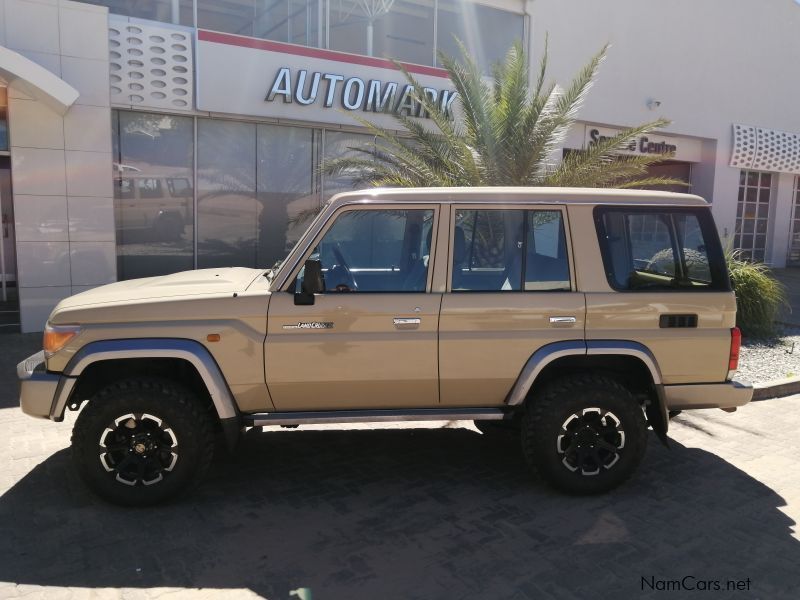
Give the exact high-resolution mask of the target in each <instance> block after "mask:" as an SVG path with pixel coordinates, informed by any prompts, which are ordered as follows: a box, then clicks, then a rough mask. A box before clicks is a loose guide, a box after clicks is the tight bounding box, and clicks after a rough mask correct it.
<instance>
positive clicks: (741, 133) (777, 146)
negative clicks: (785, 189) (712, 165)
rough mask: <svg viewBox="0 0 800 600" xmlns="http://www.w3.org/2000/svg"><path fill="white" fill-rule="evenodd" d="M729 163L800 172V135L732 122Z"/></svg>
mask: <svg viewBox="0 0 800 600" xmlns="http://www.w3.org/2000/svg"><path fill="white" fill-rule="evenodd" d="M730 166H732V167H740V168H742V169H756V170H759V171H771V172H773V173H795V174H800V135H798V134H795V133H789V132H787V131H777V130H775V129H765V128H763V127H753V126H750V125H738V124H736V125H734V126H733V151H732V152H731V162H730Z"/></svg>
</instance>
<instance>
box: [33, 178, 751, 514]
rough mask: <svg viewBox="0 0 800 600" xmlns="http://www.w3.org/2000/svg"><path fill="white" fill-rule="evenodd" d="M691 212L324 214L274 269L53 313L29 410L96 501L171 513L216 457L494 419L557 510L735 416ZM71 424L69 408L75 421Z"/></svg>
mask: <svg viewBox="0 0 800 600" xmlns="http://www.w3.org/2000/svg"><path fill="white" fill-rule="evenodd" d="M735 317H736V300H735V298H734V294H733V293H732V291H731V287H730V282H729V279H728V274H727V272H726V268H725V261H724V259H723V252H722V248H721V247H720V242H719V239H718V236H717V232H716V229H715V226H714V222H713V220H712V217H711V210H710V208H709V206H708V205H707V204H706V202H705V201H704V200H703V199H702V198H699V197H697V196H690V195H683V194H671V193H662V192H645V191H619V190H591V189H557V188H542V189H538V188H460V189H384V190H368V191H359V192H350V193H346V194H340V195H338V196H336V197H334V198H333V199H332V200H331V201H330V202H329V203H328V204H327V205H326V207H325V209H324V210H323V211H322V213H321V214H320V215H319V216H318V217H317V218H316V219H315V220H314V221H313V223H311V225H310V227H309V228H308V230H307V231H306V233H305V234H304V235H303V236H302V238H301V239H300V241H299V242H298V244H297V246H296V247H295V248H294V249H293V250H292V251H291V252H290V254H289V256H288V257H287V258H286V260H284V261H283V263H282V264H281V266H279V267H278V268H276V269H273V270H267V271H263V270H254V269H244V268H229V269H207V270H201V271H189V272H185V273H176V274H174V275H168V276H164V277H152V278H149V279H138V280H132V281H124V282H119V283H114V284H111V285H106V286H103V287H99V288H96V289H94V290H91V291H88V292H84V293H82V294H78V295H77V296H73V297H71V298H67V299H66V300H64V301H62V302H61V303H60V304H59V305H58V306H57V307H56V308H55V310H53V312H52V314H51V315H50V319H49V321H48V323H47V329H46V331H45V334H44V350H43V351H42V352H40V353H38V354H36V355H34V356H31V357H30V358H28V359H27V360H25V361H23V362H22V363H20V365H19V366H18V375H19V378H20V381H21V392H20V404H21V406H22V410H23V411H24V412H26V413H27V414H29V415H32V416H36V417H42V418H48V419H51V420H53V421H61V420H62V419H63V418H64V412H65V410H66V409H70V410H74V411H77V410H80V411H81V412H80V414H79V415H78V417H77V420H76V423H75V428H74V431H73V435H72V450H73V457H74V463H75V466H76V467H77V470H78V472H79V473H80V476H81V477H82V478H83V480H84V481H85V482H86V483H87V484H88V486H89V487H90V488H91V489H92V490H94V491H95V492H96V493H97V494H99V495H100V496H102V497H104V498H106V499H108V500H111V501H113V502H117V503H122V504H134V505H139V504H150V503H154V502H158V501H161V500H164V499H166V498H168V497H171V496H173V495H175V494H176V493H177V492H179V491H181V490H184V489H185V488H187V487H188V486H189V485H190V484H193V483H195V482H197V481H198V480H199V479H200V477H201V476H202V475H203V473H204V472H205V471H206V469H207V468H208V465H209V463H210V461H211V458H212V453H213V449H214V446H215V436H216V434H217V433H218V432H221V433H222V434H223V437H224V439H225V440H226V442H227V444H228V446H230V447H234V446H235V445H236V442H237V439H238V437H239V435H240V433H241V431H242V430H243V429H244V428H248V427H256V428H258V427H261V426H266V425H286V426H295V425H304V424H310V423H352V422H355V421H398V420H408V421H421V420H445V419H447V420H454V419H458V420H463V419H468V420H474V421H475V422H476V424H478V425H479V429H481V430H482V431H485V430H486V428H487V427H486V426H487V425H488V422H491V421H500V422H505V423H506V424H507V425H509V429H514V428H516V429H519V431H520V435H521V441H522V451H523V452H524V455H525V458H526V459H527V462H528V464H529V465H530V466H531V468H532V469H534V470H535V471H536V472H538V473H539V474H540V476H541V477H542V478H543V479H544V480H545V481H547V482H548V483H550V484H552V485H553V486H555V487H556V488H558V489H560V490H563V491H565V492H569V493H577V494H588V493H597V492H603V491H606V490H609V489H611V488H613V487H615V486H617V485H619V484H620V483H621V482H623V481H624V480H626V479H627V478H628V477H629V476H630V475H631V474H632V473H633V472H634V471H635V469H636V468H637V466H638V465H639V463H640V462H641V460H642V457H643V455H644V453H645V448H646V446H647V430H648V428H651V429H652V430H653V431H654V432H655V434H656V435H657V436H658V437H659V438H661V440H662V441H664V443H666V434H667V427H668V423H669V415H670V413H672V412H673V411H680V410H686V409H696V408H721V409H723V410H728V411H731V410H735V409H736V407H738V406H741V405H743V404H746V403H747V402H748V401H749V400H750V399H751V397H752V388H751V386H749V385H748V384H742V383H738V382H736V381H734V380H733V379H732V377H733V374H734V371H735V370H736V363H737V355H738V352H739V342H740V336H739V331H738V329H736V327H735ZM81 407H82V408H81Z"/></svg>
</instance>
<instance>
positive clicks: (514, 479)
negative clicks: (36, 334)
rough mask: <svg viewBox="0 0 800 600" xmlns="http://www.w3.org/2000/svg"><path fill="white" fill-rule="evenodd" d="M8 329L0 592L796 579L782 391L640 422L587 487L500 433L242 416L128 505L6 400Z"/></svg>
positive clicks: (772, 583)
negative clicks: (88, 478) (606, 473)
mask: <svg viewBox="0 0 800 600" xmlns="http://www.w3.org/2000/svg"><path fill="white" fill-rule="evenodd" d="M7 337H9V338H11V337H12V336H7ZM14 339H17V340H19V343H16V344H15V345H14V346H13V347H12V348H9V346H8V345H5V344H3V342H2V340H0V344H2V347H3V348H4V350H3V352H2V353H0V368H1V369H2V371H1V372H0V406H2V407H3V408H0V457H2V459H1V460H2V468H0V492H2V496H0V549H1V553H0V557H2V560H0V581H2V582H5V583H0V597H13V598H39V597H45V598H67V599H81V598H87V599H88V598H99V599H105V598H114V599H116V598H124V599H138V598H145V599H152V598H165V599H170V600H172V599H176V598H184V597H186V598H189V597H190V598H220V597H242V598H253V597H264V598H269V599H285V600H292V599H295V598H298V599H308V598H311V597H312V596H313V598H314V600H324V599H328V598H336V599H340V598H341V599H362V598H364V599H372V598H381V599H384V598H420V599H426V600H427V599H439V598H459V599H461V598H475V599H478V598H480V599H487V598H490V599H500V598H513V599H517V598H537V599H539V598H558V599H563V598H566V599H570V598H576V599H578V598H580V599H584V598H630V597H646V598H662V597H663V598H667V597H675V598H678V597H686V594H685V593H683V592H666V591H656V590H650V589H649V588H648V587H647V586H646V585H645V586H644V589H643V584H642V578H643V577H645V578H647V579H648V580H649V579H650V578H651V577H652V578H654V581H656V580H660V581H662V582H667V581H671V580H675V579H681V578H683V577H684V576H687V575H690V576H695V577H697V578H698V579H702V580H719V581H721V582H722V585H723V590H722V591H717V592H706V593H697V594H696V595H697V597H703V598H765V599H766V598H770V599H771V598H797V597H798V594H799V593H800V567H798V565H800V539H799V538H798V535H797V532H796V528H795V521H796V520H797V516H798V514H800V469H798V467H797V456H798V453H799V452H800V441H798V439H799V438H798V435H797V431H798V430H799V429H800V411H798V410H797V408H798V407H800V396H796V397H793V398H784V399H779V400H769V401H765V402H759V403H754V404H751V405H749V406H746V407H744V408H742V409H740V410H739V411H738V412H737V413H735V414H726V413H723V412H722V411H696V412H694V413H693V414H691V415H689V414H687V413H683V415H681V416H679V417H678V418H677V419H675V420H673V422H672V429H671V433H670V437H671V438H672V441H671V449H666V448H664V447H662V446H661V445H660V443H658V442H657V441H656V440H655V439H652V440H651V443H650V445H649V448H648V455H647V457H646V458H645V460H644V462H643V465H642V468H641V470H640V472H639V473H638V475H637V476H636V477H635V478H634V479H633V480H632V481H631V482H629V483H628V484H626V485H625V486H623V487H622V488H620V489H618V490H616V491H615V492H613V493H610V494H607V495H604V496H599V497H591V498H572V497H567V496H562V495H560V494H557V493H555V492H552V491H551V490H549V489H548V488H546V487H545V486H544V485H543V484H542V483H541V482H540V481H538V480H536V479H534V478H531V477H530V476H529V475H528V473H527V472H526V470H525V467H524V464H523V461H522V458H521V456H520V453H519V448H518V442H517V440H516V439H515V438H514V437H513V436H511V435H508V436H506V435H502V434H501V435H491V436H482V435H481V434H479V433H478V432H477V431H476V430H474V429H473V428H472V427H471V426H470V424H469V423H464V422H456V423H453V422H449V423H448V422H439V423H429V424H424V425H421V424H400V425H390V426H381V427H371V426H360V427H352V426H351V427H338V428H337V427H333V426H326V427H318V428H313V429H312V428H303V427H301V428H299V429H296V430H280V429H278V430H271V431H269V432H268V433H264V434H262V433H256V432H250V433H249V434H248V435H247V436H246V437H245V439H244V441H243V442H242V444H241V447H240V448H239V450H238V452H237V454H236V456H234V457H230V456H225V455H224V454H223V455H220V456H218V458H217V459H216V460H215V464H214V467H213V468H212V471H211V473H210V476H209V477H208V479H207V480H206V481H205V482H204V483H203V485H201V486H200V488H199V489H197V490H196V491H195V492H193V493H192V494H191V495H190V496H188V497H186V498H185V499H183V500H181V501H179V502H177V503H174V504H171V505H168V506H162V507H156V508H150V509H142V510H135V509H124V508H118V507H114V506H110V505H108V504H105V503H103V502H102V501H99V500H97V499H95V498H94V497H93V496H92V495H91V494H90V493H89V492H87V491H86V490H85V489H84V487H83V485H82V484H81V483H80V482H79V481H78V480H77V479H76V477H75V475H74V474H73V472H72V470H71V465H70V460H69V451H68V449H67V448H68V445H69V435H70V430H71V427H72V424H73V423H74V418H75V415H74V414H72V413H70V414H68V415H67V419H66V420H65V422H64V423H61V424H58V423H51V422H48V421H45V420H36V419H32V418H30V417H27V416H25V415H23V414H22V413H21V412H20V411H19V409H18V408H16V407H15V406H14V405H13V402H15V398H16V391H15V386H16V383H15V382H14V380H13V372H12V370H11V367H10V365H12V363H13V364H15V363H16V360H18V359H19V358H22V357H24V356H26V352H25V350H26V349H27V346H31V347H33V348H34V349H35V346H36V344H38V340H34V339H33V338H31V337H29V336H28V337H26V336H17V337H16V338H14ZM32 351H33V350H31V352H32ZM9 354H14V355H15V360H13V361H12V360H11V359H10V358H8V355H9ZM6 363H7V364H6ZM747 578H750V580H751V582H750V589H749V591H726V590H725V589H724V585H725V583H726V581H727V580H729V579H736V580H745V579H747ZM302 588H306V589H302Z"/></svg>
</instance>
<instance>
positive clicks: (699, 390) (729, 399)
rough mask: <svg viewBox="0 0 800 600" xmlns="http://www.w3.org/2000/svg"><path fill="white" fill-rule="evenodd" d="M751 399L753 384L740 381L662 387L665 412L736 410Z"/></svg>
mask: <svg viewBox="0 0 800 600" xmlns="http://www.w3.org/2000/svg"><path fill="white" fill-rule="evenodd" d="M752 399H753V384H751V383H746V382H742V381H726V382H725V383H700V384H693V385H665V386H664V400H665V403H666V405H667V410H690V409H693V408H723V409H729V408H737V407H739V406H744V405H745V404H747V403H748V402H750V400H752Z"/></svg>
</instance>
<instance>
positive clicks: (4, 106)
mask: <svg viewBox="0 0 800 600" xmlns="http://www.w3.org/2000/svg"><path fill="white" fill-rule="evenodd" d="M6 150H8V89H7V88H4V87H0V151H6Z"/></svg>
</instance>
